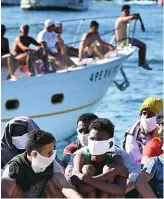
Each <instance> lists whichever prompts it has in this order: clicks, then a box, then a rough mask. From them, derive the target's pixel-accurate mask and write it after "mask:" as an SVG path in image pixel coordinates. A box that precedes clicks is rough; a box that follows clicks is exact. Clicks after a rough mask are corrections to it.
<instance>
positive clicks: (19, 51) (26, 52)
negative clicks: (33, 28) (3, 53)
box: [8, 24, 46, 80]
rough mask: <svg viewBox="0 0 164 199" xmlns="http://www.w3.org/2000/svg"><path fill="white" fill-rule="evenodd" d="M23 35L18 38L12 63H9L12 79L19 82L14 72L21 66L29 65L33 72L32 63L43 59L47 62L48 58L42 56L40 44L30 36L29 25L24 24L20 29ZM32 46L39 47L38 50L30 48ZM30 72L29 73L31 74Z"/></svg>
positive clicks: (11, 59)
mask: <svg viewBox="0 0 164 199" xmlns="http://www.w3.org/2000/svg"><path fill="white" fill-rule="evenodd" d="M20 31H21V35H20V36H19V37H17V38H16V40H15V41H14V45H13V51H12V53H11V55H12V56H11V58H10V63H9V66H8V67H9V72H10V76H11V79H14V80H17V79H18V77H16V76H15V75H14V72H15V71H16V69H17V68H18V67H19V66H20V65H27V66H28V69H29V70H30V71H31V61H32V60H33V61H34V60H36V59H38V58H39V57H42V59H43V61H44V62H46V58H45V57H46V56H45V57H44V55H43V56H42V54H43V53H41V52H40V51H41V50H39V47H40V44H39V43H38V42H37V41H36V40H35V39H33V38H32V37H30V36H28V33H29V26H28V25H27V24H23V25H22V26H21V27H20ZM30 44H33V45H35V46H37V49H38V50H37V49H35V48H30V47H29V46H30ZM30 71H29V73H30Z"/></svg>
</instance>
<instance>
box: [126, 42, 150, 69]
mask: <svg viewBox="0 0 164 199" xmlns="http://www.w3.org/2000/svg"><path fill="white" fill-rule="evenodd" d="M129 42H130V43H131V44H132V46H136V47H138V48H139V51H138V58H139V59H138V65H139V66H142V67H143V68H145V69H148V70H151V68H150V67H149V66H148V64H147V62H146V44H145V43H143V42H141V41H140V40H138V39H135V38H133V39H132V38H129Z"/></svg>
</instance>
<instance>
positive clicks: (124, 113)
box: [1, 2, 163, 157]
mask: <svg viewBox="0 0 164 199" xmlns="http://www.w3.org/2000/svg"><path fill="white" fill-rule="evenodd" d="M131 12H134V13H140V15H141V17H142V19H143V22H144V24H145V28H146V32H145V33H143V32H141V30H140V24H139V23H138V22H137V27H136V32H135V35H134V36H135V37H136V38H138V39H140V40H142V41H143V42H145V43H146V44H147V59H148V63H149V64H150V66H151V67H152V68H153V70H152V71H148V70H145V69H143V68H141V67H138V64H137V63H138V60H137V59H138V55H137V52H136V53H134V54H133V55H132V56H131V57H130V58H129V59H128V61H126V63H124V65H123V66H124V71H125V73H126V75H127V77H128V79H129V81H130V86H129V87H128V88H127V89H126V90H125V91H120V90H118V89H117V88H116V86H115V85H114V84H112V86H111V87H110V88H109V89H108V91H107V93H106V95H105V97H104V98H103V99H102V100H101V101H100V103H99V105H98V107H97V109H96V110H95V114H97V115H98V116H99V117H106V118H109V119H110V120H111V121H112V122H113V123H114V125H115V141H116V144H117V145H119V146H122V142H123V139H124V133H125V132H126V130H127V129H128V128H129V127H130V126H131V125H133V124H134V122H136V121H137V120H138V119H139V112H140V106H141V103H142V102H143V100H144V99H145V98H147V97H148V96H156V97H163V96H162V94H163V46H162V44H163V40H162V39H163V38H162V34H163V32H162V30H163V27H162V18H163V14H162V7H160V6H158V5H156V4H153V5H131ZM119 15H121V5H120V4H116V3H114V2H101V3H99V2H93V3H91V5H90V7H89V10H88V11H83V12H77V11H22V10H21V9H20V7H13V6H12V7H2V15H1V16H2V24H5V25H6V28H12V27H19V26H20V25H21V24H24V23H27V24H29V25H30V24H38V23H39V24H40V23H44V21H45V20H46V19H49V18H51V19H54V20H57V21H60V20H68V19H79V18H91V17H93V18H94V17H97V18H98V17H104V16H109V17H112V18H110V19H101V20H97V21H98V22H99V23H100V26H99V32H100V34H103V33H104V32H106V31H108V30H112V29H113V28H114V22H115V19H116V18H115V17H117V16H119ZM78 23H79V21H78V22H69V23H63V25H64V31H63V39H64V41H65V43H70V42H72V38H73V35H74V34H75V32H76V29H77V26H78ZM89 23H90V20H88V21H84V23H83V24H82V27H81V30H80V32H79V33H78V34H77V40H80V38H81V36H82V34H83V33H84V32H85V31H87V30H88V28H89ZM31 27H32V28H31V29H30V35H32V36H34V37H35V38H36V35H37V32H38V31H39V30H41V29H42V28H43V25H40V26H39V27H35V26H31ZM132 27H133V25H131V29H132ZM19 34H20V31H19V28H16V29H10V30H8V31H7V32H6V37H8V38H9V41H10V48H12V44H13V41H14V39H15V37H16V36H18V35H19ZM112 36H113V33H111V34H107V35H105V36H103V38H104V40H105V41H108V42H109V41H110V40H111V38H112ZM77 45H78V44H77ZM75 46H76V45H75ZM116 80H117V81H118V82H119V83H121V82H122V76H121V75H120V73H118V75H117V77H116ZM75 138H76V133H75V135H74V136H73V137H71V138H70V139H69V140H67V141H62V142H60V143H58V145H57V146H58V147H57V148H58V152H59V156H60V157H61V156H62V151H63V148H64V147H65V146H66V145H67V144H69V143H70V142H71V141H72V140H74V139H75Z"/></svg>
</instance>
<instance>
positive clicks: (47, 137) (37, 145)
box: [25, 130, 56, 155]
mask: <svg viewBox="0 0 164 199" xmlns="http://www.w3.org/2000/svg"><path fill="white" fill-rule="evenodd" d="M53 142H54V143H55V142H56V140H55V137H54V136H53V135H52V134H51V133H48V132H45V131H43V130H33V131H31V132H30V133H29V137H28V140H27V143H26V146H25V149H26V151H27V154H28V155H30V154H31V152H32V151H33V150H36V151H38V152H39V151H41V149H42V147H44V146H45V145H46V144H50V143H53Z"/></svg>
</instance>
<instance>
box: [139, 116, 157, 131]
mask: <svg viewBox="0 0 164 199" xmlns="http://www.w3.org/2000/svg"><path fill="white" fill-rule="evenodd" d="M140 121H141V125H142V126H143V128H144V129H145V130H146V131H147V132H152V131H153V130H154V129H155V128H156V124H157V121H156V116H154V117H151V118H148V119H145V118H144V116H141V119H140Z"/></svg>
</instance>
